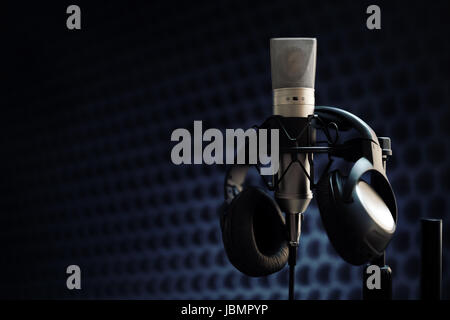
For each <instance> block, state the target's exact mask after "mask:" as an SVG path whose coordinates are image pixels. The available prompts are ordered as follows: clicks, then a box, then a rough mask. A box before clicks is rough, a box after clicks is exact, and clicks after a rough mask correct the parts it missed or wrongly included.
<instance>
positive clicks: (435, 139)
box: [0, 0, 450, 299]
mask: <svg viewBox="0 0 450 320" xmlns="http://www.w3.org/2000/svg"><path fill="white" fill-rule="evenodd" d="M375 3H377V4H379V5H380V7H381V10H382V30H378V31H369V30H368V29H367V28H366V25H365V24H366V18H367V14H366V13H365V11H366V8H367V6H368V5H369V4H372V2H367V1H358V2H357V1H349V0H347V1H317V0H316V1H298V0H297V1H273V2H267V3H263V2H258V3H256V2H255V3H251V4H250V3H247V2H245V1H201V2H197V1H183V2H180V3H178V2H171V1H164V2H161V3H154V4H144V3H140V2H131V3H130V2H128V1H127V2H125V1H120V2H118V3H115V4H112V3H111V2H105V3H104V4H103V5H102V4H101V3H97V4H96V5H93V4H92V3H85V2H77V4H79V5H80V7H81V11H82V30H80V31H68V30H67V29H66V18H67V15H66V13H65V11H66V7H67V6H68V5H69V4H72V3H69V2H64V1H63V2H62V3H59V4H54V5H50V4H43V3H42V1H41V2H39V3H33V4H23V3H20V4H17V3H16V4H14V3H9V4H2V10H1V11H2V13H1V14H2V17H1V21H0V23H1V25H0V27H1V39H2V45H1V51H2V55H3V57H2V60H1V61H2V74H3V76H4V80H6V81H5V82H4V83H3V84H2V92H3V94H2V96H1V116H0V125H1V129H0V130H1V131H0V133H1V135H0V143H1V144H0V152H1V154H0V155H1V156H0V161H1V162H0V163H1V166H0V170H1V171H0V246H1V248H0V249H1V254H0V271H1V272H0V297H3V298H89V299H91V298H93V299H94V298H127V299H128V298H137V299H184V298H188V299H191V298H192V299H223V298H227V299H235V298H236V299H239V298H246V299H247V298H251V299H259V298H263V299H268V298H270V299H285V298H287V273H286V270H283V271H282V272H280V273H278V274H275V275H271V276H269V277H267V278H263V279H253V278H248V277H246V276H244V275H242V274H240V273H239V272H238V271H237V270H235V269H234V268H233V267H232V266H231V265H230V263H229V262H228V260H227V258H226V256H225V254H224V250H223V246H222V243H221V235H220V230H219V223H218V218H217V214H216V209H217V207H218V206H219V205H220V203H221V201H222V197H223V195H222V184H223V175H224V168H223V167H218V166H206V165H196V166H194V165H192V166H175V165H173V164H172V163H171V161H170V150H171V147H172V146H173V144H172V143H170V135H171V133H172V131H173V130H174V129H175V128H180V127H182V128H192V124H193V121H194V120H203V123H204V127H205V128H206V127H217V128H221V129H224V128H245V127H250V126H252V125H254V124H259V123H261V121H262V120H264V119H265V118H266V117H268V116H269V115H270V113H271V82H270V63H269V62H270V60H269V38H271V37H289V36H301V37H316V38H317V41H318V58H317V77H316V102H317V104H318V105H333V106H339V107H342V108H344V109H346V110H348V111H351V112H353V113H355V114H357V115H358V116H360V117H362V118H363V119H364V120H366V121H367V122H368V123H369V124H370V125H371V126H372V127H373V128H374V130H375V131H376V133H377V134H378V135H379V136H390V137H391V138H392V145H393V151H394V156H393V158H392V160H391V162H390V163H389V168H388V175H389V177H390V179H391V182H392V184H393V186H394V189H395V192H396V195H397V200H398V206H399V225H398V229H397V233H396V236H395V239H394V240H393V242H392V244H391V246H390V248H389V250H388V263H389V265H390V266H391V267H392V269H393V272H394V296H395V298H403V299H415V298H418V297H419V273H420V252H419V248H420V246H419V244H420V228H419V227H420V224H419V219H420V218H421V217H437V218H444V264H443V272H444V279H443V291H444V297H446V298H448V297H449V289H450V275H448V272H447V269H448V254H449V239H450V236H449V235H448V233H449V232H450V229H449V209H450V208H449V207H450V198H449V197H448V195H447V194H448V192H449V191H450V163H449V161H448V159H449V153H450V142H449V137H450V125H449V121H450V109H449V102H450V99H449V80H448V70H449V53H450V52H449V40H448V38H449V37H448V35H449V24H448V12H449V10H448V9H449V7H448V4H447V2H446V1H427V2H425V1H423V2H412V1H389V2H378V1H377V2H375ZM70 264H78V265H80V267H81V268H82V290H81V291H68V290H67V289H66V287H65V280H66V274H65V268H66V267H67V266H68V265H70ZM361 272H362V271H361V268H359V267H352V266H349V265H348V264H346V263H345V262H343V261H342V259H340V258H339V257H338V256H337V255H336V253H335V252H334V250H333V249H332V247H331V246H330V243H329V241H328V239H327V237H326V235H325V233H324V230H323V228H322V225H321V221H320V216H319V214H318V211H317V208H316V205H315V203H313V204H312V205H311V206H310V208H309V211H308V213H307V216H306V218H305V223H304V227H303V233H302V244H301V247H300V253H299V260H298V267H297V287H296V288H297V298H300V299H349V298H360V297H361V283H360V279H361Z"/></svg>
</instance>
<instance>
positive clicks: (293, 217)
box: [286, 213, 303, 300]
mask: <svg viewBox="0 0 450 320" xmlns="http://www.w3.org/2000/svg"><path fill="white" fill-rule="evenodd" d="M302 220H303V214H301V213H289V214H287V219H286V223H287V227H288V233H289V258H288V264H289V300H294V284H295V265H296V264H297V251H298V245H299V240H300V233H301V226H302Z"/></svg>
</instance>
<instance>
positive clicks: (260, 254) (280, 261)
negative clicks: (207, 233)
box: [222, 187, 288, 277]
mask: <svg viewBox="0 0 450 320" xmlns="http://www.w3.org/2000/svg"><path fill="white" fill-rule="evenodd" d="M222 227H223V228H222V239H223V243H224V247H225V250H226V253H227V256H228V258H229V260H230V262H231V263H232V264H233V265H234V266H235V267H236V268H237V269H238V270H239V271H241V272H242V273H244V274H246V275H248V276H252V277H261V276H267V275H269V274H272V273H275V272H277V271H279V270H281V269H282V268H283V267H284V266H285V265H286V263H287V261H288V244H287V230H286V225H285V221H284V217H283V214H282V213H281V210H280V208H279V207H278V204H277V203H276V202H275V200H274V199H272V198H271V197H270V196H269V195H268V194H266V193H265V192H264V191H263V190H261V189H259V188H255V187H250V188H247V189H245V190H243V191H242V192H241V193H239V194H238V195H237V196H236V198H234V199H233V201H232V202H231V204H230V206H229V208H228V210H227V212H226V213H225V214H224V216H223V220H222Z"/></svg>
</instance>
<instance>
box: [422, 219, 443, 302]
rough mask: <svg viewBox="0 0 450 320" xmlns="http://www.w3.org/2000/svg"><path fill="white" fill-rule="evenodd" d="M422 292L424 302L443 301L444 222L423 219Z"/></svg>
mask: <svg viewBox="0 0 450 320" xmlns="http://www.w3.org/2000/svg"><path fill="white" fill-rule="evenodd" d="M421 226H422V248H421V251H422V252H421V258H422V266H421V274H420V291H421V298H422V299H423V300H440V299H441V282H442V220H441V219H422V221H421Z"/></svg>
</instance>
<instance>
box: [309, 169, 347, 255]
mask: <svg viewBox="0 0 450 320" xmlns="http://www.w3.org/2000/svg"><path fill="white" fill-rule="evenodd" d="M337 175H339V172H337V171H333V172H330V173H328V174H327V175H326V176H324V177H322V179H320V180H319V182H318V183H317V185H316V193H315V197H316V202H317V206H318V207H319V212H320V217H321V218H322V223H323V226H324V228H325V230H326V232H327V234H328V238H329V239H330V241H331V244H332V245H333V246H334V244H333V243H334V242H333V240H334V239H333V238H331V237H330V235H334V234H337V232H339V221H338V216H339V214H338V212H337V210H338V208H337V203H336V199H335V195H334V192H335V190H333V186H332V185H333V179H336V178H335V176H337ZM341 232H342V231H341Z"/></svg>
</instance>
